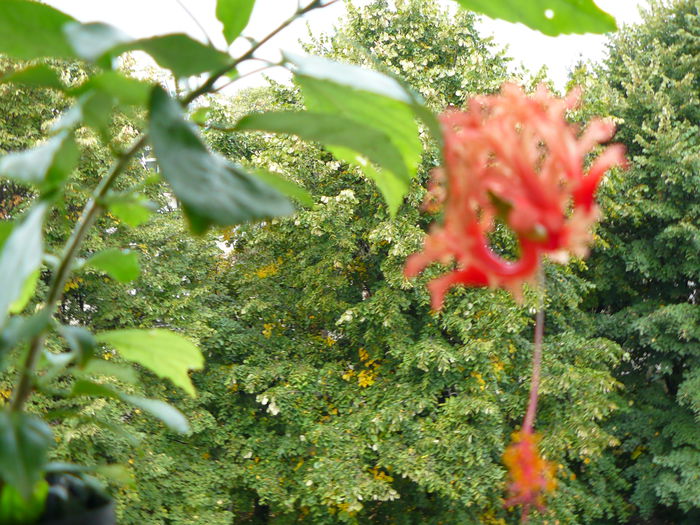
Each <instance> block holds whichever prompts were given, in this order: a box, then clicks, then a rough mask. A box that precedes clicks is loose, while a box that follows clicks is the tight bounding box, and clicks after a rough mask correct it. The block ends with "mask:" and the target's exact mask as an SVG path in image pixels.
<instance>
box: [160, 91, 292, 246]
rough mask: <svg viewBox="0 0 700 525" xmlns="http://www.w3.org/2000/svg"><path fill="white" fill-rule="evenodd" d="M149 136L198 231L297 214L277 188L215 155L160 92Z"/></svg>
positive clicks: (173, 186) (170, 101) (168, 177)
mask: <svg viewBox="0 0 700 525" xmlns="http://www.w3.org/2000/svg"><path fill="white" fill-rule="evenodd" d="M149 127H150V136H151V141H152V144H153V148H154V150H155V153H156V156H157V158H158V164H159V165H160V167H161V171H162V175H163V177H164V178H165V179H166V180H167V181H168V183H169V184H170V185H171V186H172V188H173V191H174V193H175V196H176V197H177V198H178V199H179V200H180V201H181V202H182V204H183V209H184V211H185V213H186V215H187V217H188V219H189V221H190V225H191V227H192V229H193V231H194V232H195V233H202V232H204V231H206V229H207V228H208V227H209V225H211V224H218V225H222V226H226V225H233V224H240V223H242V222H246V221H250V220H258V219H264V218H269V217H274V216H278V215H288V214H291V213H293V211H294V207H293V206H292V204H291V203H290V202H289V200H288V199H287V198H286V197H284V196H283V195H282V194H281V193H279V192H278V191H277V190H275V189H273V188H271V187H270V186H268V185H266V184H264V183H263V182H262V181H261V180H260V179H258V178H257V177H254V176H252V175H250V174H248V173H246V172H245V171H244V170H243V169H242V168H241V167H240V166H237V165H234V164H231V163H230V162H228V161H227V160H225V159H223V158H222V157H219V156H217V155H213V154H212V153H210V152H209V151H208V150H207V148H206V147H205V145H204V143H203V142H202V140H201V139H200V137H199V134H198V133H197V130H196V129H194V127H193V125H192V124H191V123H189V122H187V121H185V119H184V116H183V113H182V109H181V108H180V105H179V104H178V103H177V102H176V101H175V100H173V99H172V98H170V97H169V96H168V94H167V93H166V92H165V91H163V90H162V89H161V88H159V87H158V88H155V89H154V90H153V95H152V98H151V112H150V123H149Z"/></svg>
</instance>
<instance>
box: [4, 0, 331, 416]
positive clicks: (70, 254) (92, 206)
mask: <svg viewBox="0 0 700 525" xmlns="http://www.w3.org/2000/svg"><path fill="white" fill-rule="evenodd" d="M337 1H338V0H330V1H329V2H326V3H325V4H322V3H321V1H320V0H313V1H312V2H311V3H309V4H308V5H307V6H306V7H301V8H298V9H297V10H296V11H295V12H294V14H293V15H292V16H291V17H289V18H288V19H286V20H285V21H284V22H282V23H281V24H280V25H279V26H278V27H277V28H276V29H274V30H273V31H272V32H270V33H269V34H268V35H267V36H265V37H264V38H263V39H262V40H260V41H258V42H256V43H255V44H254V45H253V46H251V48H250V49H249V50H248V51H246V52H245V53H244V54H242V55H241V56H239V57H238V58H236V59H235V60H234V61H233V62H232V63H231V64H229V65H228V66H226V67H225V68H222V69H221V70H219V71H217V72H214V73H213V74H212V75H211V76H210V77H209V78H208V79H207V80H206V81H205V82H204V84H202V85H201V86H200V87H199V88H197V89H196V90H194V91H192V92H191V93H190V94H189V95H187V96H186V97H184V98H183V99H182V100H181V101H180V103H181V104H182V105H183V106H184V107H187V106H188V105H189V104H190V103H191V102H192V101H193V100H195V99H196V98H198V97H200V96H201V95H204V94H206V93H210V92H212V91H214V84H215V83H216V81H217V80H219V79H220V78H221V77H222V76H224V75H225V74H227V73H229V72H230V71H233V70H234V69H236V67H237V66H238V65H239V64H240V63H241V62H243V61H245V60H248V59H251V58H253V54H254V53H255V52H256V51H257V50H258V49H259V48H260V47H261V46H263V45H264V44H265V43H267V42H268V41H269V40H270V39H271V38H272V37H274V36H275V35H276V34H277V33H279V32H280V31H282V30H283V29H285V28H286V27H287V26H289V25H290V24H291V23H293V22H294V21H295V20H297V19H298V18H300V17H301V16H303V15H305V14H307V13H309V12H311V11H313V10H314V9H320V8H324V7H327V6H329V5H331V4H334V3H335V2H337ZM147 138H148V136H147V134H145V133H144V134H143V135H142V136H141V137H139V138H138V139H137V140H136V141H135V142H134V143H133V144H132V145H131V147H130V148H129V149H128V150H127V151H126V152H124V153H123V154H121V155H120V156H119V158H118V159H117V161H116V162H115V163H114V164H113V165H112V167H111V168H110V170H109V172H108V173H107V175H105V177H104V178H103V179H102V180H101V181H100V183H99V184H98V185H97V187H96V188H95V190H94V191H93V194H92V196H91V197H90V200H89V201H88V202H87V204H86V205H85V208H83V212H82V214H81V216H80V218H79V219H78V222H77V223H76V225H75V227H74V228H73V232H72V234H71V236H70V238H69V239H68V241H67V242H66V245H65V248H64V251H63V255H62V256H61V259H60V261H59V263H58V266H57V267H56V270H55V271H54V273H53V276H52V279H51V284H50V285H49V292H48V295H47V298H46V304H45V305H44V308H43V310H44V311H45V312H48V313H49V314H51V315H52V314H53V312H54V311H55V309H56V307H57V306H58V303H59V301H60V300H61V297H62V296H63V290H64V288H65V286H66V283H67V282H68V278H69V276H70V274H71V271H72V267H73V261H74V260H75V257H76V256H77V254H78V251H79V250H80V247H81V245H82V243H83V240H84V239H85V236H86V235H87V232H88V231H89V229H90V227H91V226H92V224H93V222H94V221H95V219H96V218H97V216H98V215H99V213H100V212H101V211H102V208H103V205H102V200H103V199H104V197H105V196H106V195H107V192H108V191H109V189H110V187H111V186H112V184H113V183H114V180H115V179H116V178H117V176H118V175H119V174H120V173H121V172H122V171H124V169H126V167H127V166H128V164H129V162H130V161H131V159H132V158H133V157H134V155H135V154H136V153H137V152H138V151H139V150H140V149H141V148H142V147H143V146H144V145H145V144H146V141H147ZM45 340H46V334H45V331H42V332H41V333H39V334H38V335H36V336H34V338H33V339H32V340H31V342H30V344H29V351H28V352H27V356H26V358H25V360H24V364H23V366H22V370H21V372H20V374H21V375H20V379H19V384H18V385H17V388H15V390H14V392H13V397H12V401H11V402H10V409H11V410H12V411H15V412H18V411H20V410H22V407H23V406H24V404H25V403H26V401H27V399H29V396H30V395H31V393H32V388H33V380H32V378H33V374H34V368H35V367H36V363H37V360H38V358H39V355H40V354H41V351H42V349H43V348H44V342H45Z"/></svg>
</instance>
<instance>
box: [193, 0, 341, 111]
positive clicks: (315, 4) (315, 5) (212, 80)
mask: <svg viewBox="0 0 700 525" xmlns="http://www.w3.org/2000/svg"><path fill="white" fill-rule="evenodd" d="M337 1H338V0H331V1H330V2H326V3H325V4H322V3H321V2H320V1H319V0H313V1H312V2H311V3H310V4H308V5H307V6H306V7H302V8H299V9H297V10H296V11H295V12H294V14H293V15H292V16H290V17H289V18H287V19H286V20H285V21H284V22H282V23H281V24H280V25H279V26H277V27H276V28H275V29H273V30H272V31H271V32H270V33H268V34H267V36H265V37H264V38H263V39H262V40H259V41H258V42H256V43H255V44H253V46H251V48H250V49H249V50H248V51H246V52H245V53H243V54H242V55H241V56H239V57H238V58H236V59H235V60H234V61H233V62H232V63H231V64H229V65H228V66H226V67H224V68H222V69H220V70H219V71H216V72H215V73H213V74H212V76H210V77H209V78H208V79H207V80H206V82H204V84H202V85H201V86H199V87H198V88H197V89H195V90H194V91H192V92H191V93H190V94H189V95H187V96H186V97H185V98H184V99H183V100H182V105H183V106H188V105H189V104H190V103H191V102H192V101H193V100H194V99H196V98H197V97H199V96H201V95H204V94H205V93H209V92H210V91H212V89H213V88H214V84H216V81H217V80H219V79H220V78H221V77H223V76H224V75H226V74H227V73H229V72H231V71H233V70H234V69H236V67H238V65H239V64H240V63H241V62H243V61H245V60H248V59H251V58H253V55H254V54H255V52H256V51H257V50H258V49H260V48H261V47H262V46H263V45H265V44H266V43H267V42H268V41H269V40H270V39H271V38H272V37H274V36H275V35H276V34H277V33H279V32H280V31H282V30H283V29H285V28H286V27H287V26H289V25H290V24H291V23H293V22H294V21H295V20H297V18H300V17H302V16H304V15H305V14H307V13H310V12H311V11H313V10H314V9H322V8H324V7H328V6H329V5H331V4H334V3H336V2H337Z"/></svg>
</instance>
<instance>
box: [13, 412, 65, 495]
mask: <svg viewBox="0 0 700 525" xmlns="http://www.w3.org/2000/svg"><path fill="white" fill-rule="evenodd" d="M52 443H53V439H52V437H51V429H50V428H49V426H48V425H47V424H46V423H44V422H43V421H42V420H41V419H39V418H37V417H34V416H31V415H29V414H26V413H24V412H8V411H2V412H0V478H1V479H2V480H3V481H4V482H5V483H7V484H9V485H11V486H13V487H14V488H15V489H17V491H18V492H19V493H20V495H21V496H22V497H23V498H24V499H25V500H29V499H30V498H31V497H32V494H33V493H34V490H35V487H36V485H37V483H38V482H39V480H41V478H42V476H43V469H44V467H45V465H46V458H47V453H48V451H49V447H50V446H51V444H52Z"/></svg>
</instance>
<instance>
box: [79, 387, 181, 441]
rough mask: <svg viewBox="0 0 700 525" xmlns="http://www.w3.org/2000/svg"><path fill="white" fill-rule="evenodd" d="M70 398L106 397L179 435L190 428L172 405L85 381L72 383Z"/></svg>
mask: <svg viewBox="0 0 700 525" xmlns="http://www.w3.org/2000/svg"><path fill="white" fill-rule="evenodd" d="M71 396H90V397H106V398H111V399H119V400H121V401H124V402H125V403H129V404H131V405H134V406H135V407H138V408H140V409H142V410H144V411H145V412H147V413H149V414H151V415H152V416H154V417H156V418H158V419H160V420H161V421H162V422H163V423H165V425H166V426H167V427H168V428H170V429H171V430H174V431H175V432H179V433H180V434H188V433H189V431H190V426H189V424H188V423H187V419H186V418H185V416H183V415H182V413H181V412H180V411H179V410H178V409H177V408H175V407H173V406H172V405H169V404H168V403H165V402H163V401H158V400H156V399H146V398H144V397H137V396H130V395H128V394H124V393H122V392H119V391H117V390H116V389H115V388H113V387H112V386H110V385H104V384H100V383H93V382H92V381H87V380H85V379H79V380H77V381H76V382H75V383H73V388H72V390H71Z"/></svg>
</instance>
